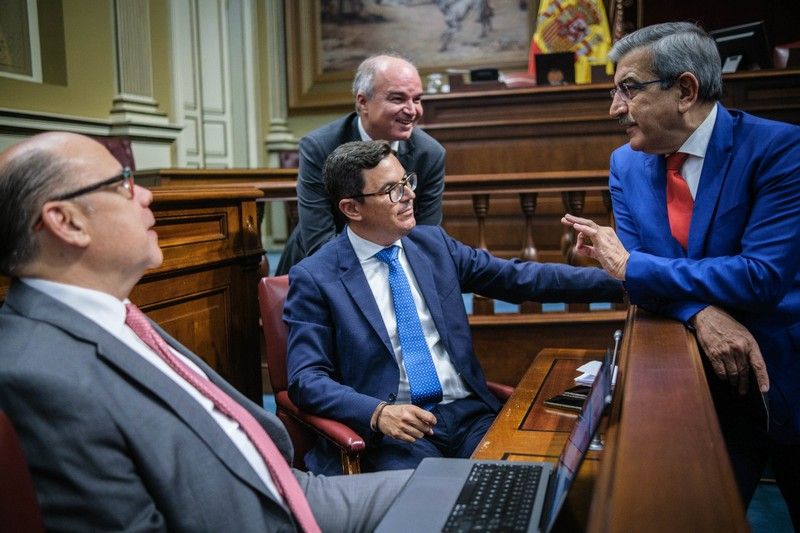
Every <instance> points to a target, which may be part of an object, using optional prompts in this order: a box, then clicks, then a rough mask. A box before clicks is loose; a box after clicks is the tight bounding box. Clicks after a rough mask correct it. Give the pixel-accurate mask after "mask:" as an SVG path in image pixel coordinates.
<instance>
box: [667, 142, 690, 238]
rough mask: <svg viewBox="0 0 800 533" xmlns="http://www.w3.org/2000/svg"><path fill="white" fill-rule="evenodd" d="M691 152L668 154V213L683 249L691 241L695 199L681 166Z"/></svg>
mask: <svg viewBox="0 0 800 533" xmlns="http://www.w3.org/2000/svg"><path fill="white" fill-rule="evenodd" d="M687 157H689V154H684V153H682V152H675V153H674V154H672V155H670V156H667V215H668V216H669V229H670V230H671V231H672V236H673V237H675V240H676V241H678V242H679V243H681V246H683V249H684V250H685V249H686V248H687V244H688V242H689V224H690V223H691V222H692V210H693V209H694V200H693V199H692V193H690V192H689V185H687V183H686V180H685V179H683V176H681V167H682V166H683V163H684V162H685V161H686V158H687Z"/></svg>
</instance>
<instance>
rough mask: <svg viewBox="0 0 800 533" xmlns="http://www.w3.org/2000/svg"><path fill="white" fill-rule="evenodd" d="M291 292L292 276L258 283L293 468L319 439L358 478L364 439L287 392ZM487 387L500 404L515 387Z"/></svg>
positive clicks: (278, 405) (301, 463)
mask: <svg viewBox="0 0 800 533" xmlns="http://www.w3.org/2000/svg"><path fill="white" fill-rule="evenodd" d="M288 291H289V276H273V277H265V278H261V281H259V282H258V302H259V306H260V308H261V326H262V329H263V331H264V341H265V348H266V355H267V366H268V367H269V381H270V384H271V385H272V390H273V392H274V393H275V404H276V409H277V413H276V414H277V415H278V418H280V419H281V421H283V423H284V424H285V425H286V429H287V430H288V432H289V435H290V437H291V439H292V444H293V445H294V466H295V467H296V468H300V469H302V470H306V467H305V462H304V461H303V457H304V456H305V454H306V452H307V451H309V450H310V449H311V447H312V446H313V445H314V440H315V438H316V437H317V436H318V435H319V436H322V437H323V438H326V439H328V440H330V441H331V442H333V443H334V444H335V445H336V447H337V448H339V451H340V453H341V457H342V472H343V473H345V474H356V473H359V472H360V471H361V465H360V459H359V456H360V454H361V452H363V451H364V448H365V447H366V445H365V443H364V439H363V438H361V436H360V435H358V434H357V433H356V432H355V431H353V430H352V429H350V428H349V427H348V426H346V425H344V424H342V423H341V422H337V421H335V420H331V419H328V418H322V417H319V416H314V415H310V414H308V413H304V412H302V411H301V410H300V409H299V408H298V407H297V406H296V405H295V404H294V403H293V402H292V400H290V399H289V394H288V392H287V390H286V389H287V387H288V375H287V371H286V346H287V338H288V333H289V331H288V327H287V326H286V323H284V321H283V304H284V302H285V301H286V294H287V292H288ZM486 385H487V386H488V387H489V390H490V391H491V392H492V394H494V395H495V397H496V398H497V399H499V400H500V401H501V402H505V401H506V400H508V398H509V396H511V393H512V392H513V391H514V388H513V387H509V386H508V385H502V384H500V383H493V382H491V381H488V382H487V383H486Z"/></svg>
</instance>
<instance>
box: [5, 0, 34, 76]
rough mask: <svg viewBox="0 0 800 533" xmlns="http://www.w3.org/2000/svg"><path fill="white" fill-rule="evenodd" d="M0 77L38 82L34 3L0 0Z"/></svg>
mask: <svg viewBox="0 0 800 533" xmlns="http://www.w3.org/2000/svg"><path fill="white" fill-rule="evenodd" d="M0 3H2V9H0V76H5V77H8V78H15V79H19V80H26V81H35V82H41V81H42V60H41V56H40V53H39V23H38V20H39V18H38V14H37V11H36V0H0Z"/></svg>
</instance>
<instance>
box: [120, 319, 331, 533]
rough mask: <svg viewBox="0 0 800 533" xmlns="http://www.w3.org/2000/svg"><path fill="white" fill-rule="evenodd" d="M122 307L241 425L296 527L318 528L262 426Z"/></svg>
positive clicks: (141, 332)
mask: <svg viewBox="0 0 800 533" xmlns="http://www.w3.org/2000/svg"><path fill="white" fill-rule="evenodd" d="M126 307H127V310H128V313H127V318H126V319H125V323H126V324H127V325H128V326H129V327H130V328H131V329H132V330H133V332H134V333H136V335H138V336H139V338H140V339H142V340H143V341H144V343H145V344H147V345H148V346H149V347H150V348H152V349H153V351H154V352H155V353H156V354H158V356H159V357H161V359H163V360H164V362H165V363H167V364H168V365H169V366H170V368H172V369H173V370H174V371H175V372H177V373H178V375H179V376H181V377H182V378H183V379H185V380H186V381H188V382H189V383H190V384H191V385H192V386H193V387H195V388H196V389H197V390H198V391H200V393H201V394H202V395H203V396H205V397H206V398H208V399H209V400H211V401H212V402H214V407H216V408H217V410H218V411H220V412H221V413H222V414H224V415H225V416H227V417H228V418H230V419H231V420H233V421H235V422H237V423H238V424H239V427H241V428H242V431H244V433H245V434H246V435H247V437H248V438H249V439H250V441H251V442H252V443H253V445H254V446H255V448H256V450H258V453H260V454H261V457H263V458H264V462H265V463H266V465H267V469H268V470H269V473H270V474H271V475H272V480H273V481H274V482H275V485H276V486H277V487H278V491H279V492H280V493H281V495H282V496H283V499H284V500H285V501H286V503H287V504H288V505H289V508H290V509H291V511H292V514H293V515H294V518H295V520H297V523H298V524H299V526H300V528H301V529H302V530H303V531H305V532H306V533H312V532H319V531H320V528H319V526H318V525H317V521H316V520H315V519H314V515H313V514H312V512H311V508H310V507H309V505H308V500H307V499H306V496H305V494H303V490H302V489H301V488H300V484H299V483H298V482H297V479H296V478H295V477H294V474H292V470H291V469H290V468H289V464H288V463H287V462H286V460H285V459H284V458H283V456H282V455H281V453H280V451H278V448H277V447H276V446H275V443H274V442H272V439H271V438H270V437H269V435H267V432H266V431H264V428H263V427H261V424H259V423H258V422H257V421H256V419H255V418H253V415H251V414H250V413H249V412H248V411H247V410H246V409H245V408H244V407H242V406H241V405H240V404H239V403H238V402H237V401H235V400H234V399H233V398H231V397H230V396H228V395H227V394H226V393H225V392H223V391H222V390H221V389H220V388H219V387H217V386H216V385H214V384H213V383H212V382H211V381H210V380H208V379H207V378H205V377H203V376H201V375H199V374H198V373H197V372H195V371H194V370H192V369H191V368H189V366H187V365H186V363H184V362H183V361H181V360H180V359H179V358H178V357H176V356H175V354H173V353H172V350H171V349H170V347H169V345H168V344H167V342H166V341H165V340H164V339H163V338H161V335H159V334H158V333H157V332H156V330H154V329H153V327H152V326H151V325H150V321H149V320H148V319H147V317H146V316H145V314H144V313H142V312H141V311H140V310H139V308H138V307H136V306H135V305H133V304H132V303H129V304H127V305H126Z"/></svg>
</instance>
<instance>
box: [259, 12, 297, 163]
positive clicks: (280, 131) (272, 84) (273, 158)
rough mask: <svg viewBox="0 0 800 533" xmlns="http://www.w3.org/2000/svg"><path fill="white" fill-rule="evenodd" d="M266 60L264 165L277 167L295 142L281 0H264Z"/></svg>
mask: <svg viewBox="0 0 800 533" xmlns="http://www.w3.org/2000/svg"><path fill="white" fill-rule="evenodd" d="M265 14H266V21H265V23H266V26H265V27H266V29H267V32H266V43H267V51H268V58H267V61H266V67H267V80H268V83H269V116H270V120H269V132H268V133H267V138H266V140H265V143H264V144H265V147H266V152H267V165H268V166H270V167H278V166H280V165H279V160H278V153H279V152H283V151H287V150H297V139H295V138H294V135H293V134H292V132H291V131H290V130H289V125H288V122H287V120H286V118H287V116H288V114H289V112H288V108H287V105H286V32H285V29H284V26H283V25H284V23H285V15H284V6H283V0H266V10H265Z"/></svg>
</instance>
